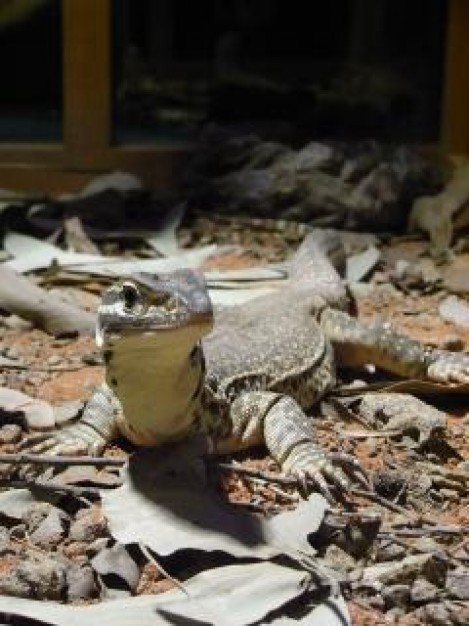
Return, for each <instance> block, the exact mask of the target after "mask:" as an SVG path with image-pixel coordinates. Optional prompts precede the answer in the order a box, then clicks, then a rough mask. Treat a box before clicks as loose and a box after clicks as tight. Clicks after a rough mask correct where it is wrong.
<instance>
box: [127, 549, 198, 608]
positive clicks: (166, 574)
mask: <svg viewBox="0 0 469 626" xmlns="http://www.w3.org/2000/svg"><path fill="white" fill-rule="evenodd" d="M139 548H140V550H141V551H142V553H143V555H144V556H145V557H146V558H147V559H148V561H150V563H153V565H154V566H155V567H156V569H157V570H158V571H159V572H160V574H163V576H164V577H165V578H167V579H168V580H170V581H171V582H172V583H173V584H174V585H175V586H176V587H177V588H178V589H180V590H181V591H182V592H183V593H184V594H185V595H186V596H187V597H188V598H189V597H190V594H189V592H188V591H187V589H186V588H185V587H184V585H183V584H182V583H181V582H180V581H179V580H178V579H177V578H174V577H173V576H171V574H170V573H169V572H167V571H166V570H165V568H164V567H163V566H162V565H161V563H159V562H158V561H157V560H156V559H155V557H154V556H153V554H152V553H151V552H150V550H148V548H147V547H146V546H144V545H142V544H141V543H139Z"/></svg>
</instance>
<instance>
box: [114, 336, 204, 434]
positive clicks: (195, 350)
mask: <svg viewBox="0 0 469 626" xmlns="http://www.w3.org/2000/svg"><path fill="white" fill-rule="evenodd" d="M181 344H182V345H181ZM108 354H110V355H111V356H110V358H108V362H107V368H106V382H107V384H108V385H109V386H110V387H111V389H112V390H113V391H114V393H115V394H116V396H117V397H118V398H119V400H120V402H121V404H122V408H123V415H122V417H121V418H119V419H118V426H119V429H120V431H121V433H122V434H123V435H124V436H125V437H127V438H128V439H129V440H130V441H132V442H133V443H135V444H137V445H144V446H153V445H158V444H162V443H165V442H167V441H173V440H176V439H180V438H183V437H185V436H186V435H187V434H188V432H189V431H190V430H191V427H192V424H193V422H194V420H195V419H196V414H197V410H198V407H199V404H200V396H201V391H202V388H203V383H204V359H203V353H202V349H201V347H200V344H196V345H195V347H194V346H192V347H191V346H190V345H188V344H185V343H184V342H180V341H177V340H176V341H175V339H174V337H171V335H169V334H168V337H166V336H163V337H161V336H158V338H157V343H156V341H155V342H153V341H152V336H145V335H142V336H133V337H128V338H122V337H121V338H120V339H119V340H118V342H116V343H115V344H114V345H113V346H112V345H111V346H109V350H108Z"/></svg>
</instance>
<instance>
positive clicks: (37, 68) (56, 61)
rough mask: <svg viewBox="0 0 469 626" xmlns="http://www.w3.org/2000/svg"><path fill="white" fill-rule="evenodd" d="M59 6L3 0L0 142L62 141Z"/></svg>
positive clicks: (51, 0)
mask: <svg viewBox="0 0 469 626" xmlns="http://www.w3.org/2000/svg"><path fill="white" fill-rule="evenodd" d="M61 50H62V34H61V2H60V0H0V59H1V61H0V76H1V77H2V88H1V92H0V141H15V142H16V141H21V142H34V141H56V140H60V138H61V135H62V121H61V117H62V52H61Z"/></svg>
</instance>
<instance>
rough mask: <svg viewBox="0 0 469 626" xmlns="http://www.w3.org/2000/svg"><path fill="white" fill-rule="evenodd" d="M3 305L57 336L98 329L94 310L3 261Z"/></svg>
mask: <svg viewBox="0 0 469 626" xmlns="http://www.w3.org/2000/svg"><path fill="white" fill-rule="evenodd" d="M0 306H1V307H2V308H3V309H6V310H7V311H10V312H11V313H15V314H16V315H19V317H22V318H24V319H26V320H28V321H30V322H32V323H33V324H34V325H35V326H37V327H38V328H40V329H41V330H44V331H45V332H46V333H49V334H50V335H54V336H55V337H57V336H61V335H69V334H76V333H80V334H92V333H93V332H94V328H95V316H94V314H93V313H89V312H88V311H84V310H83V309H80V308H78V307H75V306H73V305H71V304H68V303H67V302H65V301H64V300H61V299H60V298H58V297H57V296H54V295H52V294H51V293H48V292H47V291H45V290H44V289H41V287H38V286H37V285H35V284H34V283H33V282H31V281H30V280H28V279H27V278H25V277H24V276H22V275H21V274H19V273H18V272H15V271H14V270H12V269H10V268H9V267H7V266H6V265H5V264H3V265H0Z"/></svg>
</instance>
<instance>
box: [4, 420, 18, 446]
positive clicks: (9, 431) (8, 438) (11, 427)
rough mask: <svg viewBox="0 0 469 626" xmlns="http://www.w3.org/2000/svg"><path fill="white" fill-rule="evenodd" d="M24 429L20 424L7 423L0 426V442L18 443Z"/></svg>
mask: <svg viewBox="0 0 469 626" xmlns="http://www.w3.org/2000/svg"><path fill="white" fill-rule="evenodd" d="M22 432H23V429H22V428H21V426H20V425H19V424H5V425H4V426H2V427H1V428H0V444H5V443H18V441H19V440H20V439H21V434H22Z"/></svg>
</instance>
